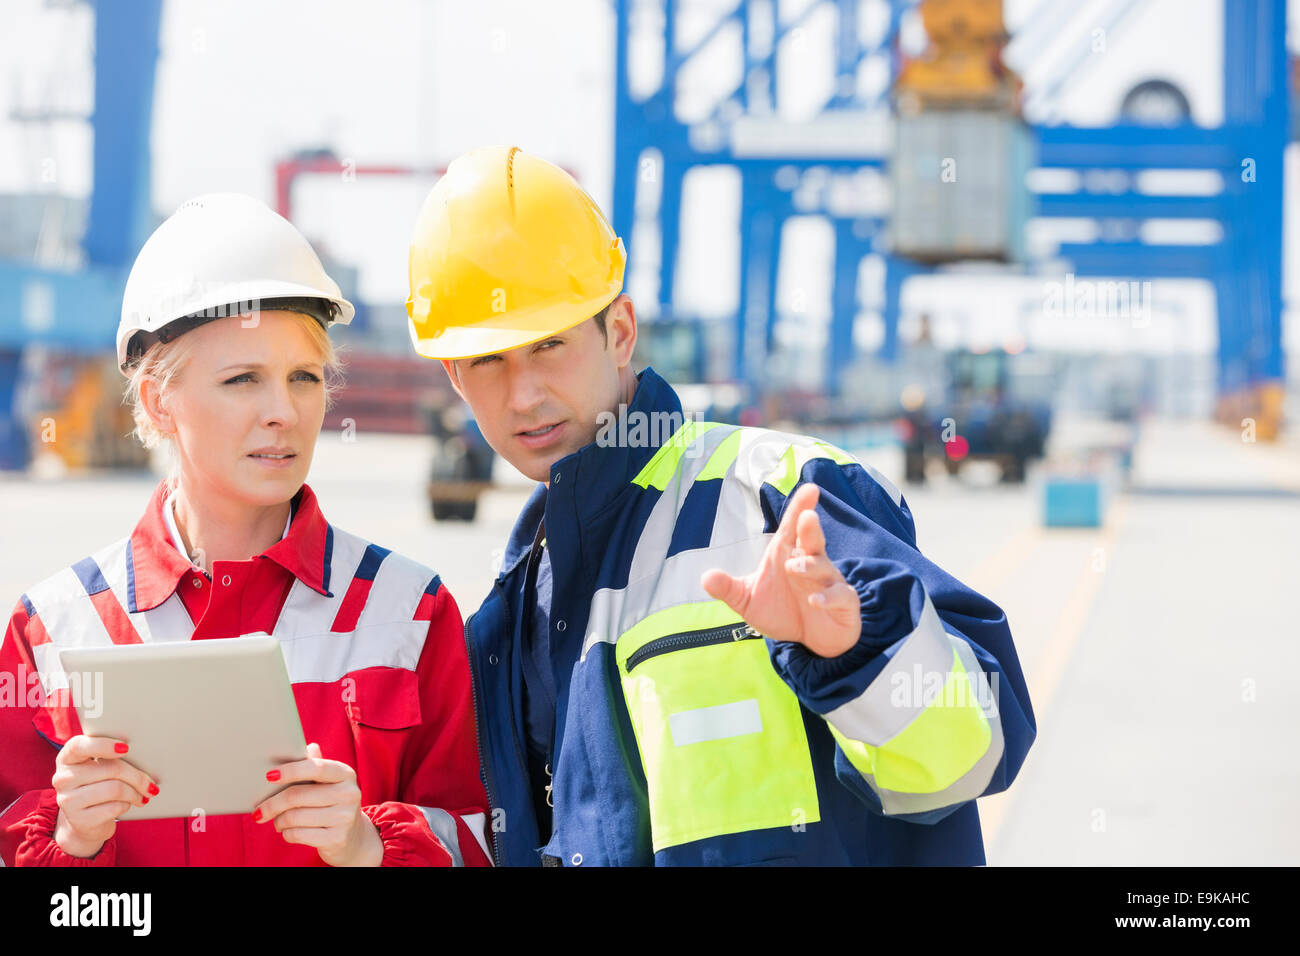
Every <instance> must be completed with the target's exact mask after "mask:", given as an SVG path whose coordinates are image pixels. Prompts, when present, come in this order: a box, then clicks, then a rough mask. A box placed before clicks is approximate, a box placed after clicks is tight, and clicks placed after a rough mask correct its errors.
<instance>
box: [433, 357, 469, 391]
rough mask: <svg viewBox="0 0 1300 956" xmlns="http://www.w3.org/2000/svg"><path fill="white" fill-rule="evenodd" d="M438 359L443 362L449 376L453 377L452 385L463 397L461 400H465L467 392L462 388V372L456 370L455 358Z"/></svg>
mask: <svg viewBox="0 0 1300 956" xmlns="http://www.w3.org/2000/svg"><path fill="white" fill-rule="evenodd" d="M438 361H439V362H441V363H442V367H443V369H444V370H446V372H447V378H449V379H451V387H452V388H454V389H455V390H456V394H457V395H459V396H460V397H461V401H465V393H464V392H463V391H461V388H460V374H459V373H458V372H457V371H456V361H455V359H438Z"/></svg>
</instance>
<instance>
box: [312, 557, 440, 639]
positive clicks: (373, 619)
mask: <svg viewBox="0 0 1300 956" xmlns="http://www.w3.org/2000/svg"><path fill="white" fill-rule="evenodd" d="M341 536H342V535H340V537H341ZM335 542H336V543H335V548H337V547H338V539H337V538H336V539H335ZM433 577H434V573H433V571H432V570H431V569H429V568H426V567H425V566H424V565H422V564H418V563H416V562H415V561H412V560H411V559H410V558H408V557H405V556H403V555H400V554H395V553H390V554H389V555H388V557H386V558H385V559H384V560H383V562H382V563H381V564H380V565H379V570H378V572H377V573H376V574H375V580H374V583H373V584H372V585H371V586H370V594H369V595H368V596H367V597H366V604H365V607H363V608H362V610H361V616H360V617H359V618H357V627H358V628H362V627H368V626H370V625H377V624H382V623H383V622H385V621H392V620H398V621H409V620H410V619H411V618H413V617H414V616H415V609H416V608H417V607H418V606H419V604H420V601H421V600H422V599H423V598H424V589H425V587H426V586H427V585H428V583H429V581H430V580H432V579H433ZM341 583H342V582H341V581H340V584H341ZM338 590H339V591H340V592H343V591H346V590H347V588H346V587H340V588H338ZM316 596H317V598H319V597H320V595H319V594H318V595H316ZM426 629H427V625H426Z"/></svg>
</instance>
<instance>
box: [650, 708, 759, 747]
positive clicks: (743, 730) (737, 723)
mask: <svg viewBox="0 0 1300 956" xmlns="http://www.w3.org/2000/svg"><path fill="white" fill-rule="evenodd" d="M668 730H669V732H670V733H671V734H672V736H673V745H674V746H676V747H687V746H689V745H691V744H699V743H704V742H705V741H707V740H726V739H727V738H729V737H744V736H746V735H748V734H761V733H762V732H763V716H762V714H760V713H759V710H758V700H757V699H756V698H753V697H751V698H749V699H748V700H738V701H736V702H735V703H732V704H715V705H714V706H712V707H697V708H696V709H694V710H683V711H679V712H678V713H676V714H669V715H668Z"/></svg>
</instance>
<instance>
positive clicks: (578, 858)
mask: <svg viewBox="0 0 1300 956" xmlns="http://www.w3.org/2000/svg"><path fill="white" fill-rule="evenodd" d="M569 862H570V863H572V864H573V865H574V866H582V854H581V853H575V854H573V857H572V859H570V860H569Z"/></svg>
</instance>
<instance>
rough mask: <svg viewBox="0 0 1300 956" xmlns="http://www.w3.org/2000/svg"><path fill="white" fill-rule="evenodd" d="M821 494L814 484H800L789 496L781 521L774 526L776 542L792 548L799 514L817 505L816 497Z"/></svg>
mask: <svg viewBox="0 0 1300 956" xmlns="http://www.w3.org/2000/svg"><path fill="white" fill-rule="evenodd" d="M820 495H821V489H820V488H818V487H817V486H816V485H812V484H808V485H800V486H799V488H798V489H796V491H795V493H794V494H793V495H791V496H790V500H789V501H788V502H787V503H786V507H785V514H783V515H782V516H781V523H780V524H779V525H777V528H776V535H775V536H774V537H775V538H776V542H777V544H778V545H780V546H782V547H785V548H792V547H794V544H795V538H796V536H797V534H798V525H799V516H800V515H802V514H803V513H804V512H805V511H808V510H809V509H810V508H815V507H817V499H818V498H819V497H820Z"/></svg>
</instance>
